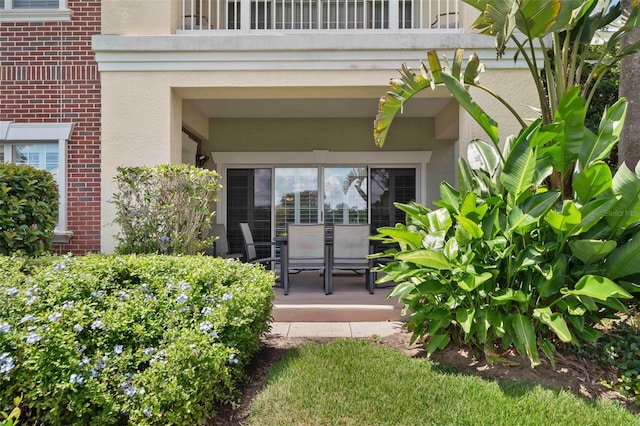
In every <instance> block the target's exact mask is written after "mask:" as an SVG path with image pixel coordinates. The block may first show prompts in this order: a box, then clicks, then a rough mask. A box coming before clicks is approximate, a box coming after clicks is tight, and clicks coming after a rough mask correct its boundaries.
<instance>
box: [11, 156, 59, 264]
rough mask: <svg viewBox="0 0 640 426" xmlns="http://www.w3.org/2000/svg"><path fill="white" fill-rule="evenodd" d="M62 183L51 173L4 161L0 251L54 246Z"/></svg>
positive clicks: (30, 250)
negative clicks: (54, 232) (57, 183)
mask: <svg viewBox="0 0 640 426" xmlns="http://www.w3.org/2000/svg"><path fill="white" fill-rule="evenodd" d="M57 220H58V187H57V186H56V182H55V181H54V180H53V176H52V175H51V173H49V172H47V171H46V170H39V169H36V168H34V167H31V166H27V165H21V164H11V163H1V162H0V255H10V254H14V253H19V252H21V253H23V254H27V255H33V256H37V255H41V254H43V253H46V252H48V251H49V250H51V241H52V239H53V230H54V228H55V226H56V221H57Z"/></svg>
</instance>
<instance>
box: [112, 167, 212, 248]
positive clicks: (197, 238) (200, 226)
mask: <svg viewBox="0 0 640 426" xmlns="http://www.w3.org/2000/svg"><path fill="white" fill-rule="evenodd" d="M115 180H116V184H117V187H118V192H117V193H116V194H114V196H113V200H109V201H110V202H113V203H114V204H115V206H116V217H115V220H114V222H115V223H116V224H118V225H120V233H119V234H118V235H117V236H116V238H117V240H118V246H117V247H116V251H117V252H118V253H120V254H131V253H138V254H140V253H165V254H196V253H199V252H202V251H204V249H205V248H206V247H208V246H210V245H211V243H212V240H211V238H209V237H208V235H209V228H210V227H211V219H212V218H213V215H214V211H213V207H212V206H213V204H214V202H215V201H216V200H217V192H218V190H219V189H220V185H219V184H218V174H217V173H216V172H215V171H213V170H205V169H200V168H197V167H194V166H190V165H188V164H180V165H172V164H161V165H158V166H155V167H120V168H118V175H117V176H116V178H115Z"/></svg>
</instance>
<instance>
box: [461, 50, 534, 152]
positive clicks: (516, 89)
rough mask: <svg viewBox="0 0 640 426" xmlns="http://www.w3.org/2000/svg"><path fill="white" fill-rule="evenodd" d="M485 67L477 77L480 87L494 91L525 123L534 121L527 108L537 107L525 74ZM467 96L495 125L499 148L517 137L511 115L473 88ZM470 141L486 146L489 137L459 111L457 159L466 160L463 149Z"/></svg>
mask: <svg viewBox="0 0 640 426" xmlns="http://www.w3.org/2000/svg"><path fill="white" fill-rule="evenodd" d="M485 65H486V66H487V68H488V70H487V71H486V72H484V73H483V74H481V76H480V83H481V84H482V85H483V86H486V87H488V88H490V89H492V90H494V91H495V92H496V93H498V95H500V96H501V97H503V98H504V99H505V100H506V101H507V102H509V104H510V105H511V106H512V107H513V108H514V109H515V110H516V111H517V112H518V114H519V115H520V116H521V117H522V118H523V119H524V120H525V121H527V119H532V118H537V113H536V112H535V111H534V110H533V109H531V108H530V107H535V108H538V109H539V108H540V104H539V102H538V95H537V92H536V90H535V86H534V84H533V81H532V78H531V74H530V73H529V70H525V69H519V70H513V69H510V70H504V69H491V62H486V63H485ZM470 93H471V96H472V97H473V99H474V100H475V101H476V103H477V104H478V105H480V107H481V108H482V109H483V110H484V111H485V112H487V113H488V114H489V116H490V117H491V118H493V119H494V120H495V121H496V122H497V123H498V130H499V132H500V145H501V146H503V144H504V141H505V139H506V138H507V137H508V136H510V135H517V134H518V133H519V132H520V130H521V129H522V126H521V125H520V124H519V123H518V121H517V120H516V119H515V117H514V115H513V114H512V113H511V112H510V111H509V110H508V109H507V108H506V107H505V106H504V105H502V104H501V103H500V102H498V101H497V100H496V99H495V98H494V97H493V96H491V95H490V94H488V93H487V92H485V91H483V90H480V89H477V88H471V89H470ZM527 122H528V121H527ZM474 139H482V140H484V141H487V142H490V139H489V136H487V134H486V133H485V131H484V130H482V128H481V127H480V126H479V125H478V124H477V123H476V122H475V121H474V120H473V119H472V118H471V117H470V116H469V114H467V112H466V111H465V110H463V109H462V108H461V110H460V139H459V141H460V143H459V154H460V156H461V157H464V158H466V157H467V147H468V146H469V142H471V141H472V140H474Z"/></svg>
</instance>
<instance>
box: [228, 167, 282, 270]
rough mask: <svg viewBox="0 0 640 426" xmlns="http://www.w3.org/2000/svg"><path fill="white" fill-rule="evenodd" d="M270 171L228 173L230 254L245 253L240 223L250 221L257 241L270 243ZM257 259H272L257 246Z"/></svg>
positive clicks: (266, 251)
mask: <svg viewBox="0 0 640 426" xmlns="http://www.w3.org/2000/svg"><path fill="white" fill-rule="evenodd" d="M271 175H272V172H271V169H228V170H227V184H226V187H227V234H228V235H227V237H228V240H229V251H230V252H233V253H235V252H241V253H243V252H244V243H243V240H242V234H241V233H240V225H239V224H240V223H241V222H247V223H248V224H249V228H251V233H252V235H253V239H254V241H256V242H266V241H271V240H272V236H271ZM257 254H258V257H269V256H271V249H270V248H269V247H258V248H257Z"/></svg>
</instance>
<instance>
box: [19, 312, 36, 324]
mask: <svg viewBox="0 0 640 426" xmlns="http://www.w3.org/2000/svg"><path fill="white" fill-rule="evenodd" d="M34 319H35V318H34V316H33V315H31V314H29V315H25V316H23V317H22V319H21V320H20V324H24V323H25V322H29V321H33V320H34Z"/></svg>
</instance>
